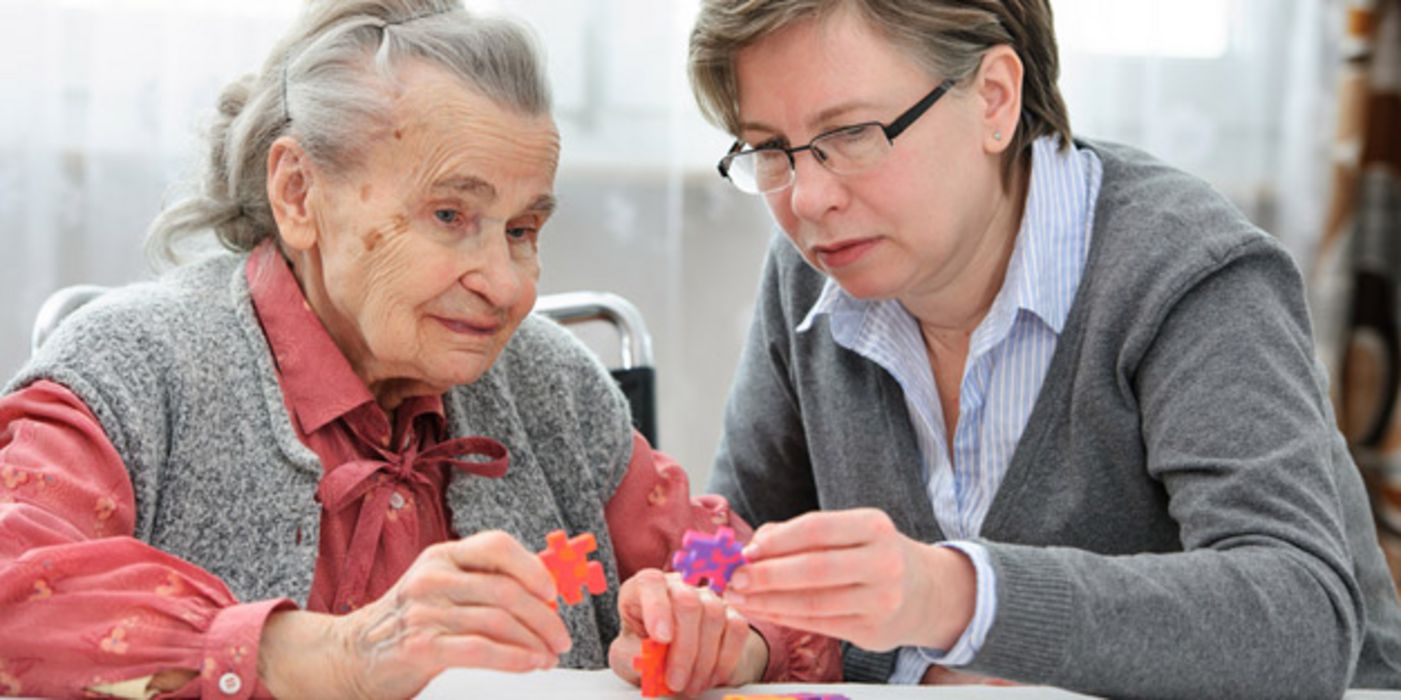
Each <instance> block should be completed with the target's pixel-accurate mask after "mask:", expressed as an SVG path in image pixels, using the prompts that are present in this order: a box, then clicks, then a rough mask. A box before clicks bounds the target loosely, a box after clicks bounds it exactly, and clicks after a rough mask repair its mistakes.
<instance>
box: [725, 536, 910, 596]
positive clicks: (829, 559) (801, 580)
mask: <svg viewBox="0 0 1401 700" xmlns="http://www.w3.org/2000/svg"><path fill="white" fill-rule="evenodd" d="M903 565H904V559H903V558H901V557H900V556H899V554H898V551H897V550H894V549H893V548H889V547H877V546H872V545H870V544H869V543H867V544H866V545H865V546H854V547H843V548H839V549H821V550H812V551H806V552H799V553H794V554H786V555H782V556H774V557H770V558H767V559H763V560H761V561H757V562H753V563H750V564H746V565H744V566H742V567H740V568H738V569H736V570H735V572H734V574H733V575H732V576H731V577H730V583H729V585H728V586H727V587H726V591H725V592H726V593H729V592H730V590H731V589H733V590H734V592H735V593H738V594H740V595H743V596H749V595H752V594H756V593H761V592H769V591H793V590H806V589H811V588H835V587H842V586H851V585H856V584H861V583H873V582H877V581H899V580H900V579H901V576H902V575H903V573H904V572H903V571H902V567H903Z"/></svg>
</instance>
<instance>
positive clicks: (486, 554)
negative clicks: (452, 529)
mask: <svg viewBox="0 0 1401 700" xmlns="http://www.w3.org/2000/svg"><path fill="white" fill-rule="evenodd" d="M441 546H443V547H444V548H445V552H446V555H447V557H448V559H449V560H450V561H451V562H452V563H453V565H455V566H456V567H457V568H459V569H461V570H463V571H482V572H487V573H500V574H503V575H506V576H509V577H511V578H514V579H516V580H517V581H519V582H520V585H521V587H523V588H524V589H525V590H526V591H529V592H530V594H531V595H533V596H535V597H536V598H539V599H541V600H547V601H553V600H554V599H555V582H554V578H553V577H551V576H550V570H549V569H547V568H545V564H544V562H542V561H540V557H538V556H536V555H535V553H534V552H531V551H529V550H527V549H526V548H525V547H523V546H521V543H520V542H517V541H516V538H514V537H512V536H510V535H508V534H506V533H504V532H501V531H500V530H491V531H487V532H479V533H476V534H475V535H471V536H469V537H465V538H463V539H460V540H455V541H453V542H446V543H444V544H443V545H441Z"/></svg>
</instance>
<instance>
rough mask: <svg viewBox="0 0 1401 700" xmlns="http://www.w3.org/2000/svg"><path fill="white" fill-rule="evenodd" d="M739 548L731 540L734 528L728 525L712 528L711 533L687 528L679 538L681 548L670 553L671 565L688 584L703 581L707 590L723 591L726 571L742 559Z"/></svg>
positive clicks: (742, 561)
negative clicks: (713, 529) (712, 532)
mask: <svg viewBox="0 0 1401 700" xmlns="http://www.w3.org/2000/svg"><path fill="white" fill-rule="evenodd" d="M741 549H743V546H742V545H741V544H740V543H738V542H736V541H735V531H734V530H731V529H730V528H728V527H722V528H720V529H718V530H716V531H715V534H714V535H707V534H705V533H702V532H697V531H695V530H687V531H686V534H685V536H683V537H682V538H681V549H680V550H679V551H677V552H676V553H675V554H673V555H672V557H671V568H673V569H675V570H676V571H678V572H680V573H681V576H682V578H684V579H685V580H686V583H689V584H691V585H692V586H699V585H701V582H702V581H704V582H706V583H707V584H709V586H710V590H712V591H715V592H716V593H724V592H725V586H726V585H727V584H728V583H729V582H730V574H732V573H734V571H735V569H737V568H739V566H740V565H741V564H744V563H745V560H744V555H743V554H740V550H741Z"/></svg>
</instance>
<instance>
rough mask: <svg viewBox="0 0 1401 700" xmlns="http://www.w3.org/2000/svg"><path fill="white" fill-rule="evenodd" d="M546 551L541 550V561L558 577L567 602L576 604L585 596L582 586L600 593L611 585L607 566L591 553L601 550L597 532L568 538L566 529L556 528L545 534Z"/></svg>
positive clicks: (557, 585)
mask: <svg viewBox="0 0 1401 700" xmlns="http://www.w3.org/2000/svg"><path fill="white" fill-rule="evenodd" d="M545 545H546V547H545V550H544V551H542V552H540V560H541V561H543V562H545V567H546V568H548V569H549V570H550V575H551V576H553V577H554V579H555V590H557V591H559V596H560V597H561V598H563V599H564V602H565V603H568V604H570V605H574V604H575V603H578V602H579V601H582V600H583V599H584V594H583V593H582V592H580V590H579V589H580V588H581V587H587V588H588V589H589V593H592V594H594V595H598V594H599V593H602V592H603V591H605V590H607V588H608V579H606V578H604V576H603V565H602V564H600V563H598V562H596V561H591V560H590V559H589V557H588V555H589V553H590V552H592V551H594V550H596V549H598V542H597V541H595V540H594V538H593V533H591V532H585V533H584V534H582V535H576V536H574V537H572V538H569V539H565V535H564V530H555V531H554V532H551V533H550V534H548V535H545Z"/></svg>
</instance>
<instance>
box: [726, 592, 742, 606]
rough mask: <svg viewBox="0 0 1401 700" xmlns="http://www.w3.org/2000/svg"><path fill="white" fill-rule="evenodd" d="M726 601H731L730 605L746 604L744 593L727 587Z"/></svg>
mask: <svg viewBox="0 0 1401 700" xmlns="http://www.w3.org/2000/svg"><path fill="white" fill-rule="evenodd" d="M725 602H727V603H729V604H730V605H744V594H743V593H740V592H738V591H735V590H732V589H729V588H726V589H725Z"/></svg>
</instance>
